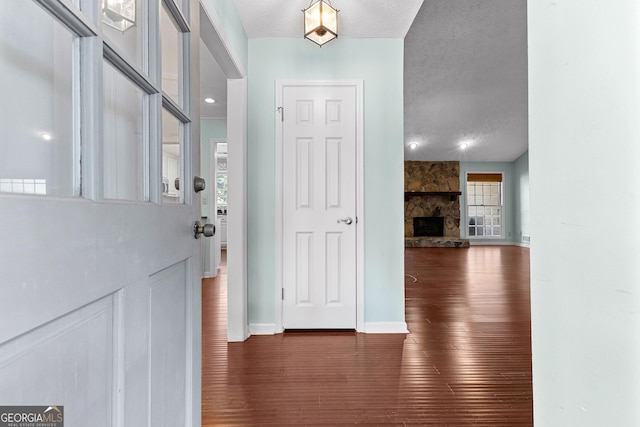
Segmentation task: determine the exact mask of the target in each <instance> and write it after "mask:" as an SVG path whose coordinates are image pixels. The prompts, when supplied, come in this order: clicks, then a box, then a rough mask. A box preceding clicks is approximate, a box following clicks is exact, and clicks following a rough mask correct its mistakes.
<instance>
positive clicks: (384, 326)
mask: <svg viewBox="0 0 640 427" xmlns="http://www.w3.org/2000/svg"><path fill="white" fill-rule="evenodd" d="M360 332H364V333H366V334H408V333H409V329H408V328H407V323H406V322H366V323H365V324H364V330H363V331H360Z"/></svg>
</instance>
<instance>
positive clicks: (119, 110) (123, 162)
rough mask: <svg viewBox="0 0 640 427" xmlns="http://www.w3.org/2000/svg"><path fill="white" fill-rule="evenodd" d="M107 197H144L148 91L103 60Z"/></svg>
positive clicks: (125, 198)
mask: <svg viewBox="0 0 640 427" xmlns="http://www.w3.org/2000/svg"><path fill="white" fill-rule="evenodd" d="M103 78H104V90H103V96H104V109H103V111H104V125H103V129H104V168H103V170H104V179H103V181H104V198H105V199H120V200H144V199H145V191H144V171H145V156H144V132H143V124H144V105H143V101H144V99H145V95H144V94H143V93H142V91H141V90H140V89H139V88H138V87H137V86H136V85H134V84H133V83H131V81H130V80H128V79H127V78H125V77H124V76H123V75H122V74H121V73H120V72H119V71H118V70H116V69H115V68H113V67H112V66H111V65H110V64H109V63H108V62H106V61H105V62H104V69H103Z"/></svg>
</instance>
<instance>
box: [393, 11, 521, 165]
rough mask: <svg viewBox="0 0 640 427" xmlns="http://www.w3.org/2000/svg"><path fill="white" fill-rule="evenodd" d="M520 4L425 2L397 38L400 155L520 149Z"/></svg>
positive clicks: (471, 155) (469, 156)
mask: <svg viewBox="0 0 640 427" xmlns="http://www.w3.org/2000/svg"><path fill="white" fill-rule="evenodd" d="M526 10H527V4H526V0H474V1H470V0H425V2H424V4H423V6H422V8H421V9H420V12H418V15H417V16H416V19H415V21H414V23H413V25H412V27H411V29H410V30H409V33H408V34H407V37H406V38H405V67H404V73H405V79H404V103H405V127H404V129H405V158H406V159H407V160H434V161H435V160H461V161H512V160H515V159H516V158H518V157H519V156H520V155H521V154H522V153H524V152H525V151H526V150H527V145H528V144H527V28H526V23H527V16H526ZM463 141H465V142H466V143H467V144H468V147H467V148H466V149H465V150H461V149H460V144H461V142H463ZM412 142H414V143H416V144H417V148H416V149H413V150H412V149H411V148H409V144H411V143H412Z"/></svg>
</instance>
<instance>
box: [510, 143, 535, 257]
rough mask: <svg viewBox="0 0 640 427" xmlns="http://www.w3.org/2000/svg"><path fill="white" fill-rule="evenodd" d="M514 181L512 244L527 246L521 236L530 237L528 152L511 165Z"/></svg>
mask: <svg viewBox="0 0 640 427" xmlns="http://www.w3.org/2000/svg"><path fill="white" fill-rule="evenodd" d="M513 179H514V186H515V188H514V190H515V197H514V223H513V232H514V235H513V236H514V238H513V240H514V242H515V243H516V244H525V245H528V244H529V242H523V240H522V235H523V234H526V235H529V236H531V229H530V226H529V152H528V151H527V152H526V153H524V154H523V155H522V156H520V157H519V158H518V159H516V161H515V162H514V163H513Z"/></svg>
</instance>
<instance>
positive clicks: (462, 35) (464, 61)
mask: <svg viewBox="0 0 640 427" xmlns="http://www.w3.org/2000/svg"><path fill="white" fill-rule="evenodd" d="M234 2H235V5H236V8H237V10H238V13H239V14H240V18H241V20H242V23H243V25H244V28H245V31H246V33H247V36H248V37H249V38H260V37H293V38H295V37H301V32H302V13H301V9H303V8H306V7H308V6H309V4H310V2H309V0H234ZM331 3H332V5H333V6H334V7H336V8H337V9H340V11H341V13H340V15H339V16H340V21H339V34H340V37H345V38H348V37H349V38H359V37H363V38H368V37H389V38H402V37H405V36H406V37H405V63H404V75H405V77H404V102H405V105H404V110H405V114H404V116H405V123H404V129H405V141H404V143H405V158H406V159H407V160H434V161H437V160H460V161H513V160H515V159H517V158H518V157H519V156H520V155H521V154H522V153H524V152H525V151H526V150H527V147H528V143H527V132H528V130H527V28H526V25H527V15H526V11H527V2H526V0H424V3H423V1H422V0H403V1H389V0H331ZM421 5H422V7H421ZM414 18H415V19H414ZM462 142H465V143H466V144H467V145H468V146H467V148H466V149H465V150H461V149H460V144H461V143H462ZM411 143H415V144H416V148H415V149H411V148H409V144H411Z"/></svg>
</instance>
